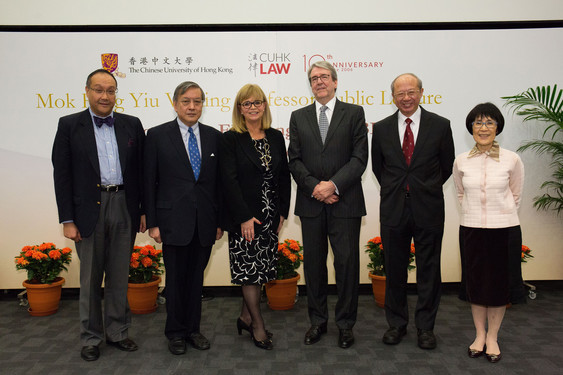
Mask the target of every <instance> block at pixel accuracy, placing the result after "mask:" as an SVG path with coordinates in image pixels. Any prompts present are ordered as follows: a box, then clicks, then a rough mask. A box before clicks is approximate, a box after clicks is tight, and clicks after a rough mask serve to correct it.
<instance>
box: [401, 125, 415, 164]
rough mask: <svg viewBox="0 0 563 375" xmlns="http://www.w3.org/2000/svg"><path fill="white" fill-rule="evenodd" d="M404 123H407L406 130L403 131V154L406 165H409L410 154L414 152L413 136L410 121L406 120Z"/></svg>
mask: <svg viewBox="0 0 563 375" xmlns="http://www.w3.org/2000/svg"><path fill="white" fill-rule="evenodd" d="M405 122H406V123H407V128H406V129H405V136H404V137H403V154H404V155H405V161H406V162H407V165H410V164H411V158H412V152H413V151H414V136H413V134H412V130H411V123H412V120H411V119H410V118H407V119H406V120H405Z"/></svg>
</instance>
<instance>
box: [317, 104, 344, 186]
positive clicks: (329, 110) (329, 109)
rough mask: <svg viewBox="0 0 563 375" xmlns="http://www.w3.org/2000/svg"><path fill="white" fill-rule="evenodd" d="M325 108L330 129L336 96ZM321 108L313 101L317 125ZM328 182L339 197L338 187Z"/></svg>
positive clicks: (320, 105)
mask: <svg viewBox="0 0 563 375" xmlns="http://www.w3.org/2000/svg"><path fill="white" fill-rule="evenodd" d="M324 105H325V106H326V107H327V108H326V110H325V115H326V119H327V120H328V128H329V129H330V121H331V120H332V113H333V112H334V106H335V105H336V96H335V97H334V98H332V99H330V100H329V101H328V103H326V104H324ZM322 106H323V104H321V103H319V102H318V101H316V100H315V108H316V111H317V124H318V123H319V122H320V119H319V117H320V116H321V107H322ZM327 134H328V129H327ZM329 181H330V182H332V184H333V185H334V188H335V189H336V190H335V191H334V193H335V194H336V195H340V193H339V191H338V186H336V184H335V183H334V181H332V180H329Z"/></svg>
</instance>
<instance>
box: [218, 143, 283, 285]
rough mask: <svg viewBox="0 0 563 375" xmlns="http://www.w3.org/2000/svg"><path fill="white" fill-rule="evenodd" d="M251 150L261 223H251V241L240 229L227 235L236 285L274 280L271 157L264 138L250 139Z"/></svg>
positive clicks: (274, 212) (274, 213) (275, 237)
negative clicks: (258, 165) (258, 169)
mask: <svg viewBox="0 0 563 375" xmlns="http://www.w3.org/2000/svg"><path fill="white" fill-rule="evenodd" d="M252 141H253V142H254V148H255V149H256V152H257V153H258V154H259V158H260V160H261V162H262V177H263V178H262V190H261V195H260V197H256V199H260V201H261V204H262V213H263V214H264V216H263V219H262V224H261V225H257V224H255V226H254V228H255V235H254V240H252V241H251V242H248V241H247V240H246V239H244V237H242V235H241V233H240V226H239V227H238V229H237V230H235V231H230V232H229V258H230V265H231V279H232V280H231V281H232V283H233V284H238V285H252V284H264V283H266V282H268V281H270V280H274V279H275V278H276V265H277V261H276V251H277V248H278V235H277V234H276V229H277V228H274V227H273V226H274V223H273V219H274V217H276V216H277V211H278V209H277V207H276V200H277V199H276V198H277V192H276V190H275V188H274V186H275V184H274V183H273V174H272V171H271V169H270V163H271V155H270V145H269V143H268V140H267V138H265V137H264V138H263V139H258V140H256V139H254V140H252Z"/></svg>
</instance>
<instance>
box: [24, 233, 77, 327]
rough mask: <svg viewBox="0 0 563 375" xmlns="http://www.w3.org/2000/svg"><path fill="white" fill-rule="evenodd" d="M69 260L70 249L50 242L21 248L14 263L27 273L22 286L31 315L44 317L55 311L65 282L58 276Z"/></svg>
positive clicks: (70, 257)
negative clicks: (24, 289) (60, 247)
mask: <svg viewBox="0 0 563 375" xmlns="http://www.w3.org/2000/svg"><path fill="white" fill-rule="evenodd" d="M71 260H72V250H71V249H70V248H68V247H65V248H63V249H58V248H57V247H56V246H55V244H53V243H51V242H44V243H42V244H41V245H32V246H24V247H23V248H22V249H21V251H20V254H19V255H18V256H16V260H15V262H16V269H18V270H26V271H27V280H25V281H24V282H23V286H24V287H25V288H26V290H27V299H28V302H29V306H30V307H29V310H28V311H29V313H30V315H33V316H46V315H51V314H54V313H56V312H57V310H58V309H59V301H60V299H61V289H62V286H63V284H64V282H65V279H64V278H62V277H60V276H59V274H60V273H61V271H62V270H65V271H68V270H67V268H66V266H67V265H68V264H70V262H71Z"/></svg>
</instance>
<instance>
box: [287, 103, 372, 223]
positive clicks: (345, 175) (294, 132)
mask: <svg viewBox="0 0 563 375" xmlns="http://www.w3.org/2000/svg"><path fill="white" fill-rule="evenodd" d="M289 138H290V143H289V149H288V154H289V170H290V171H291V174H292V176H293V178H294V179H295V182H296V183H297V195H296V201H295V214H296V215H298V216H303V217H316V216H318V215H319V214H320V213H321V210H322V208H323V205H324V203H322V202H319V201H317V200H316V199H314V198H313V197H311V194H312V193H313V189H314V188H315V186H316V185H317V184H318V183H319V182H320V181H328V180H332V181H333V182H334V183H335V185H336V186H337V187H338V191H339V194H340V196H339V201H338V202H336V203H334V204H333V205H332V214H333V215H334V216H336V217H347V218H351V217H361V216H364V215H365V214H366V206H365V202H364V192H363V190H362V174H363V173H364V171H365V169H366V165H367V161H368V141H367V128H366V120H365V115H364V109H363V108H362V107H360V106H358V105H354V104H349V103H344V102H341V101H340V100H336V104H335V106H334V113H333V114H332V118H331V121H330V125H329V128H328V132H327V136H326V139H325V142H324V144H323V142H322V139H321V133H320V130H319V124H318V119H317V113H316V108H315V103H313V104H311V105H309V106H307V107H304V108H301V109H298V110H297V111H294V112H293V113H292V114H291V118H290V120H289Z"/></svg>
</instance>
